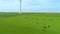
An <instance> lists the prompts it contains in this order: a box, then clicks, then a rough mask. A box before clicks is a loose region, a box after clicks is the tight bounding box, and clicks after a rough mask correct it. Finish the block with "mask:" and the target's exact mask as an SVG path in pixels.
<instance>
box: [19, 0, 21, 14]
mask: <svg viewBox="0 0 60 34" xmlns="http://www.w3.org/2000/svg"><path fill="white" fill-rule="evenodd" d="M21 3H22V0H20V11H19V14H21V12H22V9H21Z"/></svg>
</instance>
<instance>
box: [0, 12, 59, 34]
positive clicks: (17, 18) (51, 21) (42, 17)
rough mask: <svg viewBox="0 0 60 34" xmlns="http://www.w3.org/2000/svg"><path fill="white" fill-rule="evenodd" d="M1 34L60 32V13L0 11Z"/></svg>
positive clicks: (52, 33) (48, 33) (51, 33)
mask: <svg viewBox="0 0 60 34" xmlns="http://www.w3.org/2000/svg"><path fill="white" fill-rule="evenodd" d="M47 25H50V27H47V28H46V29H45V31H43V30H42V29H44V28H43V27H44V26H47ZM0 34H60V14H53V13H52V14H51V13H49V14H48V13H47V14H46V13H45V14H44V13H38V14H37V13H36V14H35V13H34V14H33V13H29V14H28V13H23V14H17V13H0Z"/></svg>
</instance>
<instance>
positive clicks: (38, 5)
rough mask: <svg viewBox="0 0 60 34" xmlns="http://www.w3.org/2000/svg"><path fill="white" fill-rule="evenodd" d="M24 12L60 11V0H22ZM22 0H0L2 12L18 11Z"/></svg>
mask: <svg viewBox="0 0 60 34" xmlns="http://www.w3.org/2000/svg"><path fill="white" fill-rule="evenodd" d="M21 8H22V12H60V0H22V4H21ZM19 10H20V0H0V12H18V11H19Z"/></svg>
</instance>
